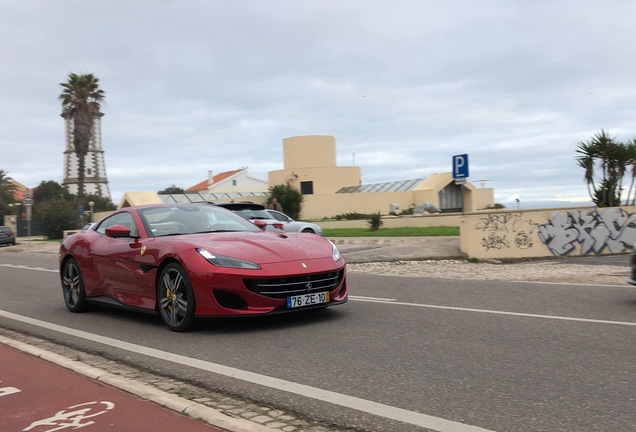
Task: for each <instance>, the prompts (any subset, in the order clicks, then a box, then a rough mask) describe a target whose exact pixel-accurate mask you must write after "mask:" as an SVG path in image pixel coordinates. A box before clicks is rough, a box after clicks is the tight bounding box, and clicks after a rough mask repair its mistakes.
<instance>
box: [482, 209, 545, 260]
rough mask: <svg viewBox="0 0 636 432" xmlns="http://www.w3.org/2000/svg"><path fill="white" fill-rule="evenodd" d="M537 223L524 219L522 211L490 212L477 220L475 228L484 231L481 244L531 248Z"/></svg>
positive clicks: (494, 247)
mask: <svg viewBox="0 0 636 432" xmlns="http://www.w3.org/2000/svg"><path fill="white" fill-rule="evenodd" d="M536 227H537V224H536V223H534V222H532V220H530V219H524V218H523V216H522V214H521V213H505V214H489V215H487V216H484V217H482V218H480V219H479V221H477V224H476V225H475V229H477V230H479V231H483V232H484V236H483V237H482V239H481V245H482V246H483V247H484V249H486V250H487V251H489V250H492V249H508V248H510V247H513V246H514V247H516V248H518V249H529V248H531V247H533V241H532V238H533V233H534V230H535V229H536Z"/></svg>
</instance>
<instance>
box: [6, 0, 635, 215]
mask: <svg viewBox="0 0 636 432" xmlns="http://www.w3.org/2000/svg"><path fill="white" fill-rule="evenodd" d="M634 17H636V2H634V1H630V0H625V1H622V0H613V1H610V2H608V1H589V0H586V1H558V0H557V1H541V0H538V1H527V0H519V1H514V0H493V1H474V0H465V1H452V0H450V1H425V0H399V1H388V0H387V1H374V0H364V1H341V0H339V1H310V0H304V1H292V0H288V1H271V0H268V1H263V0H256V1H239V0H237V1H220V0H218V1H214V0H207V1H203V0H201V1H176V0H175V1H167V0H152V1H151V0H137V1H135V0H127V1H119V0H117V1H113V0H109V1H101V2H97V1H88V0H82V1H70V0H56V1H54V2H53V1H44V0H43V1H33V0H23V1H10V0H0V40H1V41H2V43H0V60H1V62H0V64H2V69H0V150H1V152H0V169H2V170H4V171H5V172H7V173H8V175H9V176H11V177H12V178H14V179H15V180H17V181H19V182H21V183H23V184H25V185H27V186H30V187H33V186H37V185H38V184H39V183H40V182H41V181H42V180H55V181H57V182H60V183H61V182H62V178H63V152H64V150H65V142H64V122H63V119H62V118H61V117H60V112H61V106H60V103H59V101H58V95H59V94H60V92H61V90H62V88H61V87H60V85H59V84H60V83H61V82H65V81H66V80H67V77H68V74H69V73H71V72H73V73H77V74H83V73H92V74H94V75H96V76H97V77H98V78H99V79H100V84H101V88H102V89H103V90H104V91H105V93H106V102H105V103H104V104H103V109H102V111H103V112H104V114H105V115H104V117H103V118H102V134H103V147H104V150H105V159H106V168H107V173H108V179H109V185H110V190H111V193H112V198H113V201H114V202H115V203H118V202H119V200H120V199H121V197H122V196H123V194H124V193H125V192H126V191H128V190H160V189H164V188H166V187H168V186H170V185H172V184H175V185H177V186H179V187H183V188H188V187H190V186H193V185H194V184H196V183H198V182H200V181H202V180H204V179H206V178H207V172H208V170H212V171H213V172H214V173H220V172H223V171H230V170H234V169H237V168H239V167H243V166H247V167H249V173H250V175H251V176H253V177H257V178H261V179H263V180H267V173H268V172H269V171H272V170H277V169H282V168H283V152H282V140H283V139H284V138H288V137H292V136H298V135H332V136H334V137H335V138H336V147H337V160H338V164H339V165H343V166H349V165H353V164H354V162H355V165H357V166H360V167H361V170H362V182H363V184H370V183H378V182H385V181H394V180H407V179H414V178H418V177H426V176H428V175H430V174H433V173H440V172H449V171H451V161H452V157H453V155H457V154H464V153H466V154H468V155H469V162H470V178H469V180H470V181H472V182H474V183H475V185H476V186H477V187H480V186H481V185H482V184H483V185H484V186H486V187H493V188H494V189H495V200H496V201H497V202H502V203H506V202H511V201H514V198H516V197H518V198H519V199H520V200H521V202H522V203H526V202H532V201H535V200H548V199H555V200H568V201H573V200H588V199H589V197H588V195H587V189H586V186H585V182H584V181H583V174H584V173H583V170H582V169H581V168H580V167H578V166H577V164H576V160H575V158H576V146H577V143H578V142H579V141H587V140H589V139H590V138H591V137H592V135H593V134H594V133H596V132H598V131H600V130H601V129H605V130H606V131H609V133H610V134H611V135H613V136H615V137H616V138H617V139H619V140H625V141H627V140H631V139H632V138H634V137H636V26H635V25H634ZM354 154H355V157H354ZM481 180H488V181H485V182H483V181H481ZM480 181H481V182H480Z"/></svg>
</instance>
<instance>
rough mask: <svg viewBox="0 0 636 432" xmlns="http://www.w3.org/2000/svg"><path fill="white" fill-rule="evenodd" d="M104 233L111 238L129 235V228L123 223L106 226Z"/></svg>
mask: <svg viewBox="0 0 636 432" xmlns="http://www.w3.org/2000/svg"><path fill="white" fill-rule="evenodd" d="M106 235H107V236H108V237H112V238H119V237H130V228H127V227H125V226H123V225H113V226H109V227H108V228H106Z"/></svg>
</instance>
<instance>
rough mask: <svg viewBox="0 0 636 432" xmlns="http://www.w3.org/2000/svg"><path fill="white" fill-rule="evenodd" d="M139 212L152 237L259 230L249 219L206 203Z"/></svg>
mask: <svg viewBox="0 0 636 432" xmlns="http://www.w3.org/2000/svg"><path fill="white" fill-rule="evenodd" d="M139 215H140V216H141V218H142V219H143V221H144V224H145V225H146V226H147V227H148V229H149V231H150V234H151V235H153V236H154V237H162V236H168V235H179V234H198V233H212V232H237V231H247V232H261V230H260V229H259V228H258V227H256V226H255V225H254V224H252V223H251V222H249V221H247V220H245V219H243V218H242V217H240V216H238V215H236V214H235V213H233V212H231V211H229V210H226V209H224V208H221V207H216V206H212V205H210V206H207V205H191V206H158V207H149V208H145V209H141V210H140V211H139Z"/></svg>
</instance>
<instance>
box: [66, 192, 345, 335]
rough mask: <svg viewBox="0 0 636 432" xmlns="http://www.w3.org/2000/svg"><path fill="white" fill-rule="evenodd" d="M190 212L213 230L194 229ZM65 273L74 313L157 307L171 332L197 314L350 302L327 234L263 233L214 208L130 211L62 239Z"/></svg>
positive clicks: (231, 313) (274, 310) (260, 311)
mask: <svg viewBox="0 0 636 432" xmlns="http://www.w3.org/2000/svg"><path fill="white" fill-rule="evenodd" d="M193 216H196V217H198V218H199V219H201V218H203V219H205V220H208V225H209V226H208V227H207V228H206V229H201V226H198V227H197V228H196V229H194V225H193V223H192V222H190V221H189V220H190V219H193ZM185 219H188V221H185V222H184V220H185ZM210 220H212V222H214V223H209V221H210ZM182 222H183V224H184V227H181V225H179V226H178V227H177V225H178V224H182ZM166 227H167V228H166ZM214 227H216V228H214ZM219 227H222V229H221V228H219ZM171 230H179V231H176V232H171ZM60 275H61V282H62V288H63V292H64V299H65V302H66V305H67V307H68V308H69V309H70V310H71V311H73V312H81V311H84V310H86V309H87V306H88V304H90V303H97V304H102V305H110V306H115V307H123V308H129V309H130V308H132V309H136V310H140V311H146V312H159V314H160V315H161V316H162V318H163V320H164V323H165V324H166V325H167V326H168V327H169V328H170V329H171V330H175V331H184V330H187V329H189V328H190V327H191V325H192V322H193V321H194V318H195V317H222V316H241V315H244V316H248V315H263V314H273V313H280V312H291V311H297V310H303V309H311V308H316V307H326V306H332V305H335V304H341V303H344V302H346V301H347V298H348V292H347V282H346V265H345V261H344V258H343V257H342V256H341V255H340V252H339V251H338V250H337V248H336V247H335V246H334V245H333V244H332V243H331V242H330V241H329V240H327V239H325V238H323V237H320V236H307V235H302V234H288V233H271V232H265V231H262V230H260V229H259V228H257V227H256V226H254V225H253V224H252V223H250V222H249V221H245V220H244V219H243V218H241V217H240V216H238V215H236V214H234V213H233V212H231V211H229V210H226V209H223V208H219V207H216V206H211V205H186V206H180V205H169V204H168V205H148V206H141V207H130V208H124V209H122V210H121V211H119V212H117V213H115V214H113V215H111V216H109V217H108V218H106V219H104V220H103V221H101V222H100V223H99V224H97V225H96V226H94V227H92V228H91V229H89V230H87V231H86V232H81V233H77V234H73V235H71V236H69V237H67V238H66V239H65V240H64V241H63V242H62V244H61V246H60ZM292 297H294V298H292Z"/></svg>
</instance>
